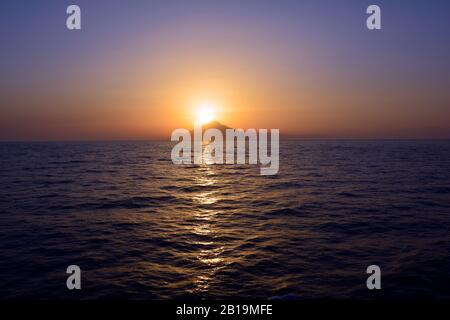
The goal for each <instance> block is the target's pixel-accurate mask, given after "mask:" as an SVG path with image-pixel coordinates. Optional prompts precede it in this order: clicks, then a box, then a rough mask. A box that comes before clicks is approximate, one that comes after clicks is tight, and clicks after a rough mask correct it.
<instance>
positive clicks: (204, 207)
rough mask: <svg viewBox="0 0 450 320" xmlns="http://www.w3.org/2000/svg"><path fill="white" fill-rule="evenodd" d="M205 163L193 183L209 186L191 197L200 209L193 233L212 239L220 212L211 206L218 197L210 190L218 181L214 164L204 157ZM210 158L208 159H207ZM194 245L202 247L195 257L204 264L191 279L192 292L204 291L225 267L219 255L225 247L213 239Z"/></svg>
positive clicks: (195, 214)
mask: <svg viewBox="0 0 450 320" xmlns="http://www.w3.org/2000/svg"><path fill="white" fill-rule="evenodd" d="M204 160H205V164H203V165H202V166H201V168H200V170H201V175H199V176H198V177H196V178H195V185H196V186H202V187H210V188H206V189H210V190H205V191H201V192H200V193H198V194H196V195H195V196H194V197H193V200H194V202H196V203H197V204H198V205H199V207H200V208H201V209H200V210H198V211H196V212H195V213H194V219H195V220H196V221H198V224H197V225H195V226H194V228H193V233H194V234H196V235H198V236H200V237H204V236H207V237H209V238H211V239H214V237H215V234H218V233H219V232H220V230H218V229H217V226H216V223H215V222H216V221H215V218H216V216H217V215H219V214H220V213H221V212H220V211H219V210H216V209H213V208H211V206H212V205H213V204H215V203H216V202H217V201H218V200H219V198H218V197H217V195H216V194H217V191H214V190H211V189H213V187H214V186H215V185H216V184H217V183H218V180H217V179H216V172H215V170H214V166H213V165H210V164H209V163H211V162H210V161H208V159H204ZM209 160H210V159H209ZM195 244H196V245H199V246H200V247H202V249H201V250H200V251H199V252H197V253H196V258H197V259H198V260H199V261H200V262H201V263H202V264H203V265H205V268H204V270H202V272H201V273H200V274H198V275H197V276H196V277H195V278H194V280H193V285H194V288H193V292H206V291H208V289H209V286H210V284H211V282H213V281H214V277H215V274H216V273H217V272H218V271H219V270H220V269H222V268H224V267H226V263H225V259H223V258H221V257H220V255H221V254H222V253H223V251H224V250H225V248H224V247H223V246H220V245H218V243H216V242H215V241H214V240H213V241H197V242H195Z"/></svg>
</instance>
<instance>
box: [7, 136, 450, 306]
mask: <svg viewBox="0 0 450 320" xmlns="http://www.w3.org/2000/svg"><path fill="white" fill-rule="evenodd" d="M170 151H171V144H170V143H167V142H102V143H94V142H91V143H87V142H86V143H1V144H0V183H1V191H0V288H1V289H0V298H2V299H14V298H27V299H28V298H42V299H54V298H56V299H70V298H76V299H93V298H127V299H174V298H175V299H176V298H188V299H190V298H192V299H211V298H216V299H219V298H236V299H239V298H271V299H315V298H344V299H346V298H359V299H377V298H387V299H405V298H449V297H450V275H449V270H450V237H449V229H450V227H449V226H450V142H449V141H304V140H298V141H282V142H281V145H280V172H279V174H278V175H276V176H261V175H260V174H259V168H258V167H257V166H247V165H241V166H232V165H228V166H227V165H203V166H176V165H173V164H172V162H171V160H170ZM72 264H75V265H78V266H80V268H81V270H82V289H81V290H78V291H77V290H74V291H69V290H67V288H66V278H67V276H68V275H67V274H66V268H67V266H69V265H72ZM372 264H376V265H379V266H380V268H381V271H382V280H381V284H382V290H378V291H369V290H368V289H367V288H366V279H367V276H368V275H367V274H366V268H367V267H368V266H369V265H372Z"/></svg>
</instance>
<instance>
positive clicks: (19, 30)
mask: <svg viewBox="0 0 450 320" xmlns="http://www.w3.org/2000/svg"><path fill="white" fill-rule="evenodd" d="M73 3H74V4H78V5H79V6H80V7H81V10H82V30H81V31H68V30H67V29H66V25H65V20H66V17H67V15H66V13H65V11H66V8H67V6H68V5H69V4H73ZM370 4H378V5H380V7H381V9H382V28H383V29H382V30H381V31H369V30H368V29H367V28H366V22H365V21H366V18H367V15H366V13H365V11H366V8H367V6H368V5H370ZM0 40H1V51H0V140H4V141H7V140H8V141H9V140H111V139H156V138H158V139H159V138H162V139H169V138H170V133H171V131H172V130H173V129H175V128H182V127H183V128H191V127H192V125H193V120H194V118H195V113H196V112H197V111H196V109H197V108H198V107H199V106H200V105H202V104H209V105H212V106H213V108H214V117H215V118H216V119H217V120H219V121H220V122H222V123H224V124H226V125H228V126H230V127H235V128H237V127H242V128H279V129H280V131H281V134H282V135H283V134H289V135H295V136H298V137H303V138H450V58H449V57H450V2H449V1H445V0H442V1H425V0H423V1H413V0H411V1H406V0H405V1H397V0H391V1H378V0H377V1H364V0H355V1H345V0H342V1H336V0H333V1H317V0H311V1H300V0H295V1H287V0H286V1H284V0H281V1H280V0H278V1H273V0H272V1H263V0H239V1H235V0H226V1H225V0H216V1H208V0H183V1H181V0H180V1H173V0H163V1H156V0H152V1H100V0H96V1H82V0H73V1H22V0H19V1H2V2H0Z"/></svg>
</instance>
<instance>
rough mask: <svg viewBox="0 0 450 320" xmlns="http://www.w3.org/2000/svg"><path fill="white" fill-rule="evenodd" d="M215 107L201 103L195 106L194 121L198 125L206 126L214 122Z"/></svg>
mask: <svg viewBox="0 0 450 320" xmlns="http://www.w3.org/2000/svg"><path fill="white" fill-rule="evenodd" d="M215 110H216V106H215V105H214V104H213V103H201V104H199V105H198V106H197V117H196V120H197V122H199V123H200V124H202V125H203V124H206V123H208V122H211V121H212V120H214V112H215Z"/></svg>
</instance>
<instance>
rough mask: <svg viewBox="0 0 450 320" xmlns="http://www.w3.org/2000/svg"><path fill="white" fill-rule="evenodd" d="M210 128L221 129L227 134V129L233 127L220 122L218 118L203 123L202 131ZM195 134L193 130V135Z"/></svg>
mask: <svg viewBox="0 0 450 320" xmlns="http://www.w3.org/2000/svg"><path fill="white" fill-rule="evenodd" d="M208 129H219V130H220V131H221V132H222V133H223V134H225V131H226V130H227V129H231V128H230V127H228V126H226V125H224V124H222V123H220V122H219V121H217V120H212V121H210V122H208V123H205V124H203V125H202V132H205V131H206V130H208ZM193 134H194V130H191V135H193Z"/></svg>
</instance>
